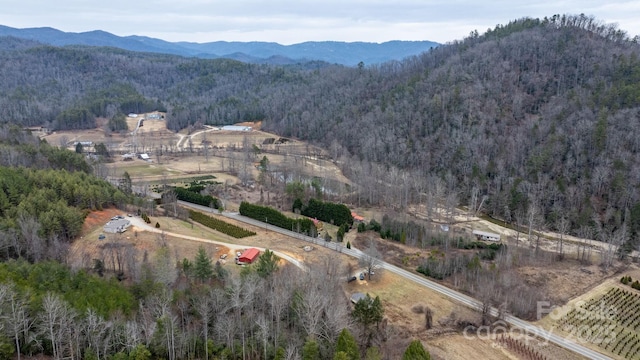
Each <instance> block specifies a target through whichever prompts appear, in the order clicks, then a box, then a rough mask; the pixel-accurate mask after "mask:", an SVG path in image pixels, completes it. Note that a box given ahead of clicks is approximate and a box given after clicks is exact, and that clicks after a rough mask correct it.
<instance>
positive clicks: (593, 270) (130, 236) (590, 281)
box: [48, 119, 610, 359]
mask: <svg viewBox="0 0 640 360" xmlns="http://www.w3.org/2000/svg"><path fill="white" fill-rule="evenodd" d="M128 121H129V122H135V123H137V120H136V119H128ZM130 128H131V124H130ZM143 128H144V130H143V131H140V130H142V128H141V129H140V130H139V132H138V133H137V134H136V139H135V141H137V145H138V146H140V147H141V149H149V150H152V149H153V148H155V147H158V146H160V145H162V146H163V147H164V149H165V152H164V153H163V154H162V155H161V156H155V157H154V154H155V152H152V151H149V154H150V155H151V156H152V162H147V161H143V160H140V159H135V160H133V161H122V160H121V159H120V158H118V157H116V158H115V161H114V162H113V163H111V164H108V169H109V173H110V175H111V176H112V177H113V178H114V179H117V178H119V177H121V176H122V173H123V172H124V171H127V172H128V173H129V174H130V175H131V177H132V179H133V181H134V183H135V184H137V185H139V186H147V187H148V186H150V185H151V184H160V183H175V182H181V181H182V182H183V181H189V180H190V179H193V178H196V177H199V176H205V175H213V176H215V177H216V178H215V180H216V181H218V182H220V183H223V184H225V183H226V185H227V187H226V193H225V197H226V201H227V202H226V204H227V206H226V208H227V210H234V209H237V206H238V205H239V203H240V202H241V201H250V202H258V201H260V200H261V199H262V200H263V201H264V202H265V203H269V204H270V205H271V206H274V207H276V208H279V207H281V206H280V205H281V204H282V203H283V202H282V199H281V198H280V197H278V195H277V194H276V192H271V191H269V189H267V190H266V191H264V193H261V192H260V191H259V190H258V189H257V187H255V186H240V180H239V178H238V177H237V176H236V175H230V174H229V170H234V172H237V171H238V169H239V166H240V165H239V163H240V161H244V160H243V159H245V158H246V157H247V156H249V157H251V158H252V159H253V161H254V165H255V163H257V162H259V160H260V159H261V158H262V156H267V158H268V159H269V162H270V165H271V166H273V168H274V169H285V170H286V171H291V172H294V173H297V174H304V175H305V176H307V177H314V176H317V177H320V178H325V179H330V180H332V181H335V182H337V183H339V184H349V183H350V181H349V180H348V179H346V178H345V177H344V176H343V174H342V173H341V172H340V170H339V168H338V167H337V166H336V165H335V164H334V163H333V162H331V161H330V160H328V159H326V158H325V157H324V155H325V153H324V152H323V151H322V150H321V149H317V148H314V147H311V146H307V145H306V144H304V143H300V142H296V141H295V140H292V141H289V142H286V143H285V144H264V142H265V140H266V139H276V140H277V139H279V138H278V136H276V135H272V134H268V133H263V132H261V131H252V132H249V133H237V132H229V131H219V130H212V129H203V130H199V131H194V132H193V133H192V135H193V136H191V144H192V146H193V152H191V151H190V150H188V151H187V150H186V149H188V146H187V145H186V144H189V142H188V139H189V135H188V134H187V133H186V132H181V133H178V134H176V133H173V132H170V131H168V130H166V128H164V122H163V121H160V120H145V123H144V127H143ZM62 140H66V141H67V142H69V141H94V142H96V143H98V142H105V144H108V147H109V148H110V149H117V150H118V151H129V149H131V147H132V143H131V141H133V140H132V136H130V135H119V134H115V135H112V136H110V137H108V136H106V135H105V134H104V132H102V131H101V130H91V131H82V132H65V133H58V134H51V135H49V136H48V141H49V142H50V143H53V144H56V141H58V143H59V142H61V141H62ZM203 141H207V142H208V143H209V145H210V146H211V147H210V148H209V150H208V151H207V152H206V153H205V152H204V151H203V149H202V147H201V146H202V143H203ZM267 142H269V140H267ZM243 143H244V144H250V146H251V147H252V148H253V146H252V145H256V147H259V148H261V149H262V150H263V151H261V152H260V153H257V152H256V153H251V152H246V151H241V150H240V148H241V147H242V145H243ZM143 145H144V146H143ZM239 147H240V148H239ZM167 149H168V150H169V151H167ZM233 167H234V168H233ZM232 168H233V169H232ZM250 171H251V172H252V175H253V178H257V175H258V170H257V169H256V168H255V166H251V167H250ZM343 191H344V190H343ZM355 210H356V211H357V212H358V213H359V214H360V215H364V216H365V219H366V220H367V221H368V220H370V219H372V218H375V219H378V220H380V219H381V217H382V214H383V213H384V211H383V210H381V209H366V208H362V209H355ZM116 214H122V213H121V212H118V211H116V210H105V211H103V212H96V213H93V214H90V216H89V217H88V218H87V223H86V225H85V226H86V228H85V233H84V236H83V238H82V239H80V240H78V241H77V242H76V243H75V244H74V251H73V254H74V255H75V256H74V259H75V260H74V262H73V264H74V265H75V266H83V267H91V266H92V259H94V258H96V257H98V256H101V254H102V256H103V254H104V251H105V250H104V248H105V247H104V241H103V242H102V243H101V242H100V241H99V240H98V235H99V234H100V233H102V225H103V224H104V223H105V222H106V221H107V220H108V219H109V218H111V217H112V216H114V215H116ZM425 214H426V212H425V211H424V209H420V208H414V209H410V211H409V212H408V214H407V215H406V216H407V218H408V219H409V218H413V219H419V220H425ZM439 216H440V217H439V218H436V219H428V220H430V221H433V222H432V224H433V223H435V224H438V223H442V222H443V221H444V217H443V216H442V215H439ZM151 220H152V224H155V223H156V222H158V223H159V224H160V229H163V230H165V231H166V232H167V233H180V234H184V235H188V236H194V237H198V238H203V239H211V240H216V241H223V242H227V243H229V245H228V246H223V245H207V244H204V246H205V248H206V250H207V252H208V253H209V254H210V255H211V257H212V259H214V260H217V259H219V257H220V255H222V254H224V253H229V254H232V253H233V251H234V250H233V249H236V248H238V247H240V248H242V247H248V246H260V247H265V248H270V249H273V250H278V251H283V252H286V253H287V254H289V255H291V256H293V257H295V258H297V259H300V260H302V261H304V262H314V261H323V258H324V257H326V256H331V255H333V256H335V253H331V252H329V251H328V250H327V249H324V248H322V247H316V248H314V250H312V251H310V252H306V251H304V250H303V247H304V246H305V245H307V244H306V243H302V242H300V241H298V240H296V239H291V238H286V237H283V236H282V235H278V234H275V233H272V232H268V231H264V229H262V228H259V227H251V226H249V225H246V224H237V225H239V226H241V227H245V228H247V229H249V230H252V231H256V232H257V235H256V236H252V237H249V238H245V239H241V240H238V239H232V238H230V237H228V236H225V235H223V234H220V233H217V232H215V231H213V230H210V229H208V228H205V227H203V226H200V225H198V224H193V225H192V224H190V223H187V222H183V221H179V220H174V219H169V218H165V217H153V216H152V217H151ZM224 220H225V221H228V222H232V223H233V220H231V219H227V218H225V219H224ZM325 228H326V229H328V230H329V231H330V232H334V231H336V229H334V227H332V226H330V225H327V226H326V227H325ZM451 228H452V230H451V231H452V233H455V234H462V235H464V234H467V235H468V234H470V232H471V229H479V230H485V231H491V232H497V233H500V234H503V235H504V236H505V239H506V241H508V242H511V244H514V242H513V241H514V237H515V236H514V234H515V233H514V232H512V231H511V230H507V229H503V228H501V227H500V226H498V225H496V224H493V223H491V222H488V221H485V220H482V219H479V218H475V217H469V216H467V215H466V214H465V213H463V212H461V211H459V212H458V213H457V214H456V221H455V223H453V224H451ZM106 236H107V239H106V240H107V241H106V242H108V241H111V242H116V241H117V242H126V243H128V245H127V246H131V247H132V248H135V249H136V250H137V254H138V255H139V256H141V257H142V256H144V254H145V253H146V254H147V256H152V255H153V253H154V252H156V251H157V250H158V249H159V248H160V247H161V246H164V245H167V246H168V247H169V249H170V250H169V252H170V253H171V256H172V258H173V259H174V260H176V261H179V260H181V259H182V258H191V259H192V258H193V257H194V256H195V253H196V251H197V249H198V248H199V247H200V246H203V243H202V242H198V241H190V240H187V239H183V238H179V237H172V236H168V235H166V234H164V235H162V234H157V233H152V232H148V231H144V230H143V229H138V228H135V227H133V228H130V229H129V231H127V232H125V233H124V234H120V235H111V234H106ZM110 236H111V237H113V238H110ZM115 237H118V238H115ZM522 237H523V235H522V234H521V242H520V244H519V245H520V246H523V247H524V246H526V245H527V244H525V243H524V242H523V241H522ZM346 240H349V241H351V242H352V243H353V242H354V241H355V240H356V234H355V231H352V232H350V233H348V234H347V237H346ZM346 240H345V241H346ZM544 241H545V240H543V243H542V245H543V246H544V247H545V248H546V249H549V250H552V249H554V248H555V242H554V241H548V242H544ZM356 243H357V242H356ZM384 243H385V245H384V246H382V248H383V249H382V250H383V253H384V254H385V257H386V259H387V260H388V261H390V262H392V263H395V264H398V265H404V266H408V268H409V269H412V270H413V269H415V265H416V264H417V263H418V262H419V261H420V259H421V257H423V256H425V254H426V252H425V250H424V249H417V248H411V247H407V246H404V245H402V244H398V243H392V242H389V241H385V242H384ZM381 244H382V243H381ZM567 249H568V252H569V253H570V251H571V247H570V245H568V246H567ZM343 260H344V263H345V266H346V264H347V263H348V262H350V261H353V260H350V259H347V258H346V257H345V258H344V259H343ZM556 264H557V265H554V267H551V266H546V267H545V266H532V267H528V268H527V267H523V268H520V269H519V270H518V271H519V272H520V273H521V275H522V276H524V278H525V279H526V280H525V281H530V282H534V283H540V284H544V285H545V286H546V287H548V288H549V289H552V290H553V293H554V294H556V295H557V300H558V301H560V300H562V299H568V298H572V297H575V296H578V295H580V294H582V293H584V292H585V291H588V290H589V289H591V288H593V287H594V286H596V285H597V284H599V283H600V282H601V281H602V279H603V278H605V277H607V276H610V273H601V272H600V270H599V268H598V267H596V266H576V265H575V263H568V262H563V263H556ZM543 265H544V264H543ZM225 266H226V267H227V268H228V269H231V270H232V271H237V269H238V268H239V267H236V266H235V265H231V264H228V265H225ZM352 267H353V269H354V270H356V271H357V264H353V263H352ZM581 269H582V270H581ZM345 280H346V277H345ZM344 286H345V288H344V289H345V295H350V294H351V293H353V292H368V293H370V294H372V295H379V296H380V298H381V299H382V301H383V303H384V305H385V311H386V316H387V319H388V321H389V324H390V325H392V327H391V329H393V333H392V334H390V336H391V337H390V338H391V339H396V340H397V341H399V342H400V341H404V340H407V339H409V338H419V339H421V340H423V341H424V342H425V344H426V345H427V347H428V348H429V349H430V350H431V352H432V354H433V355H434V358H446V359H468V358H474V357H476V358H497V359H500V358H505V359H513V358H523V357H522V355H518V352H517V345H513V344H512V343H509V344H511V345H509V346H507V345H508V344H507V343H506V342H504V341H502V342H501V341H500V339H497V338H487V339H479V338H477V337H476V338H473V339H469V338H466V337H465V336H463V335H461V334H460V331H459V330H455V329H453V328H452V327H451V325H450V323H447V321H446V320H447V319H450V318H451V315H452V314H455V316H456V318H457V319H469V320H471V321H477V319H478V318H479V315H478V314H475V313H473V312H471V311H469V310H467V309H466V308H463V307H460V306H459V305H457V304H455V303H452V302H451V301H449V300H448V299H446V298H442V297H441V296H440V295H438V294H436V293H433V292H431V291H429V290H427V289H422V288H418V287H416V286H415V285H414V284H413V283H411V282H408V281H406V280H404V279H402V278H399V277H397V276H395V275H393V274H390V273H386V274H384V273H383V274H378V275H374V278H373V279H372V281H367V280H365V281H360V280H358V281H356V282H354V283H347V282H346V281H345V285H344ZM416 299H420V301H417V300H416ZM423 299H424V300H423ZM420 306H428V307H430V308H431V309H432V310H433V311H434V323H436V324H437V325H436V326H435V327H434V328H433V329H431V330H426V329H424V314H421V313H418V312H416V309H417V308H419V307H420ZM532 341H533V340H532ZM535 346H536V349H537V350H536V351H539V352H540V353H541V354H544V356H546V357H547V358H549V359H552V358H567V359H574V358H579V357H576V356H575V355H573V354H572V353H569V352H566V351H564V350H561V349H559V348H557V347H555V346H552V345H545V344H541V343H538V344H536V345H535Z"/></svg>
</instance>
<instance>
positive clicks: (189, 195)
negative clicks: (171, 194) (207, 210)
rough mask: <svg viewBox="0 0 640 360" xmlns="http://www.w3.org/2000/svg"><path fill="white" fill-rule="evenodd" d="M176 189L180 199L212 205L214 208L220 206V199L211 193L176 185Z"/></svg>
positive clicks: (197, 203)
mask: <svg viewBox="0 0 640 360" xmlns="http://www.w3.org/2000/svg"><path fill="white" fill-rule="evenodd" d="M174 191H175V192H176V196H177V198H178V200H182V201H186V202H190V203H192V204H196V205H202V206H211V207H213V208H214V209H217V208H218V207H219V204H218V199H216V198H214V197H213V196H211V195H202V194H200V193H198V192H194V191H189V190H187V189H185V188H181V187H175V188H174Z"/></svg>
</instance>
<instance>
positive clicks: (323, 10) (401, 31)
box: [0, 0, 640, 45]
mask: <svg viewBox="0 0 640 360" xmlns="http://www.w3.org/2000/svg"><path fill="white" fill-rule="evenodd" d="M0 9H2V11H0V25H5V26H10V27H14V28H30V27H53V28H56V29H58V30H62V31H67V32H84V31H91V30H104V31H107V32H110V33H112V34H115V35H119V36H127V35H143V36H149V37H154V38H159V39H163V40H167V41H190V42H199V43H203V42H210V41H220V40H223V41H243V42H246V41H268V42H277V43H280V44H283V45H289V44H295V43H301V42H305V41H346V42H354V41H364V42H378V43H379V42H385V41H390V40H429V41H435V42H439V43H447V42H450V41H454V40H461V39H463V38H464V37H466V36H467V35H469V33H470V32H471V31H473V30H478V32H479V33H481V34H482V33H484V32H485V31H486V30H487V29H488V28H494V27H495V26H496V25H497V24H507V23H508V22H509V21H511V20H515V19H520V18H523V17H533V18H543V17H545V16H548V17H551V16H553V15H554V14H570V15H576V14H581V13H584V14H585V15H593V16H595V17H596V19H598V20H599V21H601V22H603V23H606V24H610V23H614V24H617V25H618V28H619V29H621V30H624V31H626V32H627V33H628V34H629V35H630V36H631V37H633V36H636V35H640V1H638V0H633V1H626V0H608V1H604V0H598V1H590V0H583V1H578V0H555V1H547V0H541V1H532V0H507V1H505V0H487V1H482V2H480V1H468V0H324V1H316V0H297V1H295V0H269V1H265V0H262V1H260V0H226V1H220V0H171V1H168V0H153V1H151V0H107V1H104V0H102V1H96V0H55V1H53V0H19V1H15V0H0Z"/></svg>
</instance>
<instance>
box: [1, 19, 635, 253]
mask: <svg viewBox="0 0 640 360" xmlns="http://www.w3.org/2000/svg"><path fill="white" fill-rule="evenodd" d="M17 41H18V40H16V39H9V38H4V40H2V39H0V49H5V50H2V51H0V63H2V64H3V66H2V67H0V78H2V79H3V81H2V83H0V94H1V95H0V119H1V120H2V121H4V122H15V123H20V124H38V123H39V124H42V123H48V124H50V125H51V126H52V127H54V128H56V127H57V128H72V127H74V126H79V125H78V124H82V126H91V125H92V123H91V121H92V117H91V116H89V115H91V114H93V115H99V116H107V117H111V116H113V115H114V113H115V112H116V111H122V112H125V113H126V112H127V111H133V110H132V109H134V108H135V107H138V108H145V109H147V108H153V107H166V108H167V110H168V114H167V125H168V126H169V128H170V129H173V130H178V129H182V128H185V127H187V126H190V125H192V124H194V123H195V122H196V121H198V122H202V123H207V124H212V125H213V124H228V123H234V122H238V121H252V120H263V127H264V128H265V129H267V130H270V131H273V132H276V133H279V134H281V135H283V136H290V137H296V138H301V139H305V140H309V141H311V142H314V143H318V144H322V145H324V146H326V147H327V148H328V149H330V150H331V152H332V155H333V156H334V157H335V158H336V159H340V163H342V164H344V167H345V171H347V172H348V173H349V174H350V177H351V178H352V179H354V180H355V181H356V183H358V184H360V186H361V190H362V191H360V192H359V197H358V198H357V199H352V200H353V201H359V202H368V203H372V204H397V205H396V206H400V207H403V206H406V205H407V204H408V203H410V202H417V201H420V202H424V201H427V200H428V199H431V201H435V200H434V199H438V198H439V199H446V202H447V203H450V204H457V203H458V202H460V203H463V204H469V205H470V206H471V207H477V206H478V205H479V204H480V203H482V210H483V211H486V212H487V213H488V214H490V215H492V216H495V217H499V218H504V219H506V221H512V222H518V223H520V224H527V225H528V224H529V223H530V222H531V223H532V224H541V225H544V226H546V227H549V228H553V229H556V228H557V227H558V226H560V225H559V224H560V223H561V222H562V221H561V220H562V219H563V218H566V219H567V220H568V222H569V224H570V225H571V226H570V227H571V229H572V230H571V231H572V232H573V233H574V234H578V235H583V236H588V237H592V236H594V235H595V234H596V233H597V234H599V235H598V236H601V238H602V239H603V240H611V239H618V240H616V241H619V239H631V240H633V241H635V239H636V238H637V235H638V232H639V230H640V187H638V186H637V184H640V141H639V140H638V137H637V136H636V134H637V133H638V131H639V130H640V47H639V45H638V44H637V43H635V42H633V41H629V40H628V39H626V38H625V36H624V33H623V32H621V31H619V30H617V29H616V28H615V27H611V26H606V25H600V24H598V23H597V22H596V21H594V20H593V19H589V18H585V17H582V16H575V17H572V16H569V17H553V18H551V19H542V20H540V19H521V20H518V21H514V22H512V23H510V24H508V25H506V26H498V27H496V28H495V29H493V30H491V31H489V32H487V33H486V34H484V35H478V36H472V37H469V38H467V39H464V40H462V41H458V42H455V43H453V44H449V45H443V46H440V47H437V48H435V49H433V50H431V51H429V52H427V53H424V54H422V55H420V56H414V57H410V58H408V59H406V60H404V61H400V62H391V63H384V64H381V65H369V66H365V67H362V68H358V67H345V66H336V65H333V66H332V65H327V64H326V63H321V62H318V63H308V64H304V65H288V66H265V65H253V64H247V63H241V62H237V61H232V60H224V59H214V60H205V59H194V58H184V57H177V56H169V55H158V54H149V53H133V52H127V51H123V50H116V49H112V48H111V49H106V48H87V47H84V48H82V47H76V48H57V47H51V46H34V45H33V44H32V43H27V42H25V44H23V45H20V44H18V43H17ZM3 44H4V45H3ZM78 79H81V81H79V80H78ZM136 112H137V111H136ZM389 184H393V186H389ZM485 197H486V200H485V201H482V199H483V198H485ZM623 225H624V226H623ZM620 241H621V240H620ZM632 243H633V242H630V244H632Z"/></svg>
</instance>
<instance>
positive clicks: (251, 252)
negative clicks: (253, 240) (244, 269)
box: [238, 248, 260, 264]
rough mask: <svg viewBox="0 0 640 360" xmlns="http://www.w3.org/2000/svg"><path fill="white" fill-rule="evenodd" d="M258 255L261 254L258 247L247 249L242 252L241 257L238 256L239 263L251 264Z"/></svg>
mask: <svg viewBox="0 0 640 360" xmlns="http://www.w3.org/2000/svg"><path fill="white" fill-rule="evenodd" d="M258 256H260V251H258V249H256V248H251V249H247V250H245V251H244V252H243V253H242V255H240V257H238V263H243V264H251V263H252V262H254V261H255V260H256V259H257V258H258Z"/></svg>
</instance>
